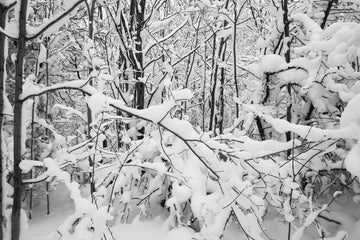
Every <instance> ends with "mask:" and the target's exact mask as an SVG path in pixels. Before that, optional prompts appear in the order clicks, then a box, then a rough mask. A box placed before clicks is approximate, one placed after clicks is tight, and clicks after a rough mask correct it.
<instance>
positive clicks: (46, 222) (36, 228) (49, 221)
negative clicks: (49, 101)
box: [22, 184, 360, 240]
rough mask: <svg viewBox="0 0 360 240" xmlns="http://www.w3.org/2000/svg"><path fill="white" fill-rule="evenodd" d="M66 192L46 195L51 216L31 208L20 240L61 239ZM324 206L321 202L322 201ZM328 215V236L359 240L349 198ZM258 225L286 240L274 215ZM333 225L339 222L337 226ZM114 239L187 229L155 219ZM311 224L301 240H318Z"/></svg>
mask: <svg viewBox="0 0 360 240" xmlns="http://www.w3.org/2000/svg"><path fill="white" fill-rule="evenodd" d="M68 194H69V191H68V190H67V189H66V187H65V185H63V184H59V186H58V187H57V190H56V191H53V192H51V194H50V203H51V206H50V208H51V213H50V215H47V214H46V201H41V202H40V204H39V205H37V206H36V207H35V208H34V211H33V212H34V213H33V218H32V219H31V220H29V227H28V229H27V231H26V233H25V234H24V235H23V236H22V240H58V239H61V238H60V236H59V234H58V233H57V232H56V230H57V229H58V227H59V226H60V225H61V224H62V223H63V222H64V221H65V220H66V218H67V217H68V216H70V215H71V214H72V213H73V212H74V205H73V202H72V200H71V199H70V198H69V196H68ZM324 202H325V201H324ZM330 209H331V211H325V212H323V214H322V215H323V216H325V217H326V218H328V219H332V220H334V222H329V221H326V220H320V222H321V223H322V224H323V225H324V226H325V227H326V230H327V231H328V233H329V234H330V235H336V234H337V233H339V232H340V231H347V232H348V233H349V234H350V236H349V238H348V239H349V240H356V239H359V238H358V237H360V223H359V222H360V221H359V219H360V205H359V204H356V203H354V202H353V201H352V200H351V199H350V198H349V196H345V195H344V196H343V197H340V198H339V199H338V200H336V201H335V202H334V203H332V205H331V208H330ZM268 216H272V217H266V218H265V220H264V222H263V223H262V225H263V226H264V227H265V228H266V229H267V231H266V232H267V234H268V237H270V238H271V239H274V240H286V239H287V229H288V227H287V224H284V222H283V221H281V219H280V218H278V217H277V216H276V215H274V214H271V213H270V214H268ZM335 221H336V222H340V223H341V225H339V224H338V223H335ZM111 231H112V233H113V235H114V238H115V239H119V240H120V239H121V240H143V239H147V240H191V239H192V237H191V234H192V232H191V229H190V228H177V229H174V230H171V231H169V230H167V229H166V228H164V220H163V219H162V218H161V217H156V218H154V219H153V220H151V221H148V222H139V221H137V222H134V223H132V224H117V225H115V226H114V227H112V228H111ZM340 235H341V234H339V238H328V239H329V240H338V239H339V240H340V239H343V238H342V237H340ZM318 236H319V235H318V233H317V231H316V229H315V227H314V224H313V225H312V226H311V227H309V228H308V229H307V230H306V231H305V233H304V235H303V237H302V238H301V239H302V240H316V239H321V238H320V237H318ZM223 239H224V240H240V239H246V237H245V236H244V234H243V233H242V231H241V230H240V228H239V227H237V226H234V225H232V226H229V227H228V228H227V230H226V231H225V233H224V237H223ZM265 239H266V238H265Z"/></svg>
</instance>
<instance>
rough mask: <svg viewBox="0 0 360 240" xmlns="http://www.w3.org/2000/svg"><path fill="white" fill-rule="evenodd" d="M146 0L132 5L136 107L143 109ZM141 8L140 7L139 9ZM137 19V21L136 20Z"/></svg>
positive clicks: (133, 0) (137, 0)
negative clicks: (143, 33)
mask: <svg viewBox="0 0 360 240" xmlns="http://www.w3.org/2000/svg"><path fill="white" fill-rule="evenodd" d="M145 4H146V0H140V1H139V0H132V1H131V5H130V14H131V21H130V22H131V26H132V27H133V30H135V32H136V34H135V39H134V40H135V62H134V63H133V69H134V77H135V79H136V80H137V82H136V83H135V98H134V100H135V104H134V106H135V108H137V109H143V108H144V104H145V103H144V102H145V84H144V83H143V82H142V81H140V78H143V77H144V63H143V61H144V60H143V58H144V57H143V49H142V48H143V47H142V42H143V40H142V38H141V30H142V29H143V27H144V16H145ZM139 8H140V9H139ZM134 21H135V22H134Z"/></svg>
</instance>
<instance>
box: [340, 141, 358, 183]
mask: <svg viewBox="0 0 360 240" xmlns="http://www.w3.org/2000/svg"><path fill="white" fill-rule="evenodd" d="M359 156H360V142H358V143H357V144H355V146H353V148H352V149H351V150H350V152H349V153H348V154H347V155H346V158H345V161H344V163H345V167H346V169H347V170H348V171H349V172H350V173H351V174H353V175H354V176H357V177H360V158H359Z"/></svg>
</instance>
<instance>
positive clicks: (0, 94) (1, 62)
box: [0, 4, 6, 240]
mask: <svg viewBox="0 0 360 240" xmlns="http://www.w3.org/2000/svg"><path fill="white" fill-rule="evenodd" d="M5 21H6V9H5V7H4V6H3V5H1V4H0V27H2V28H5ZM5 41H6V39H5V35H4V34H0V53H2V54H0V240H3V239H4V234H3V227H4V221H3V204H4V203H3V196H4V194H3V192H2V188H3V186H2V183H3V178H4V177H5V176H3V157H2V152H3V149H2V142H3V135H2V125H3V118H4V115H3V110H4V101H3V99H4V85H5Z"/></svg>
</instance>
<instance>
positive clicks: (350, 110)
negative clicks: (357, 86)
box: [340, 94, 360, 128]
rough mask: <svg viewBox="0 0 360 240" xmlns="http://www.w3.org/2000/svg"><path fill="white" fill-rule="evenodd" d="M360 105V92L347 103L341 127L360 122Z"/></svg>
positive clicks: (342, 115) (341, 119)
mask: <svg viewBox="0 0 360 240" xmlns="http://www.w3.org/2000/svg"><path fill="white" fill-rule="evenodd" d="M359 105H360V94H357V95H356V96H355V97H354V98H353V99H351V100H350V101H349V102H348V104H347V105H346V107H345V109H344V111H343V112H342V114H341V118H340V127H342V128H344V127H347V126H349V125H350V124H360V122H359V120H360V112H359V111H358V109H359Z"/></svg>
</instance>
